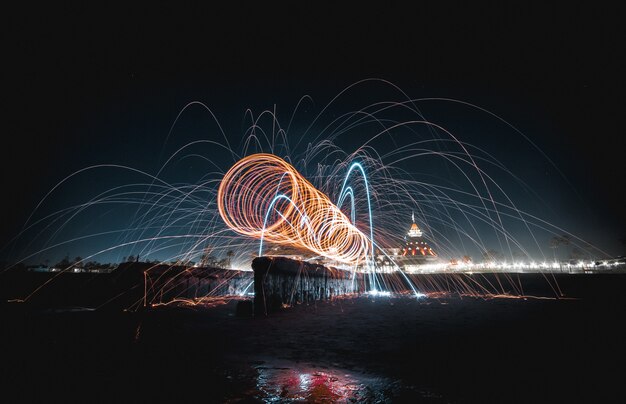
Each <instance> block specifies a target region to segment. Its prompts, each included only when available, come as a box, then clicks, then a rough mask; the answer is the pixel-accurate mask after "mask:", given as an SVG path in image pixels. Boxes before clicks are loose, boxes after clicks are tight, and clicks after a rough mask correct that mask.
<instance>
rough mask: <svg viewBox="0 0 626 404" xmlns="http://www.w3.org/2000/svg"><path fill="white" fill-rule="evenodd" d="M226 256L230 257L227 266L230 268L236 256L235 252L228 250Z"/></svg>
mask: <svg viewBox="0 0 626 404" xmlns="http://www.w3.org/2000/svg"><path fill="white" fill-rule="evenodd" d="M226 256H227V257H228V259H227V260H226V266H227V267H228V268H230V264H231V261H232V258H233V257H234V256H235V252H234V251H233V250H228V252H227V253H226Z"/></svg>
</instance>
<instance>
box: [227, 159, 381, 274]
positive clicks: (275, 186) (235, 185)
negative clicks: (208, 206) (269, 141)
mask: <svg viewBox="0 0 626 404" xmlns="http://www.w3.org/2000/svg"><path fill="white" fill-rule="evenodd" d="M217 204H218V209H219V212H220V215H221V216H222V219H223V220H224V222H225V223H226V225H228V227H230V228H231V229H233V230H234V231H236V232H238V233H240V234H243V235H246V236H249V237H254V238H258V239H261V240H262V241H263V240H266V241H269V242H272V243H277V244H282V245H291V246H294V247H298V248H306V249H308V250H310V251H313V252H315V253H316V254H317V255H321V256H324V257H327V258H330V259H333V260H337V261H339V262H342V263H348V264H357V263H359V262H362V261H363V260H365V258H366V256H367V254H368V252H369V250H370V241H369V239H368V237H367V236H366V235H365V234H363V233H362V232H361V231H360V230H359V229H357V228H356V227H355V226H354V225H353V224H352V223H351V222H350V219H349V218H348V217H347V216H346V215H345V214H344V213H343V212H341V210H340V209H339V208H338V207H337V206H335V204H333V203H332V202H331V201H330V200H329V199H328V197H327V196H326V195H324V194H323V193H322V192H320V191H319V190H317V189H316V188H315V187H314V186H313V185H312V184H311V183H310V182H309V181H307V180H306V179H305V178H304V177H303V176H302V175H300V173H299V172H298V171H297V170H296V169H295V168H294V167H293V166H292V165H291V164H289V163H287V162H286V161H285V160H283V159H281V158H280V157H277V156H274V155H272V154H263V153H261V154H253V155H250V156H247V157H245V158H243V159H241V160H240V161H238V162H237V163H236V164H235V165H234V166H233V167H232V168H231V169H230V170H229V171H228V172H227V173H226V175H225V176H224V178H223V179H222V182H221V183H220V187H219V190H218V195H217Z"/></svg>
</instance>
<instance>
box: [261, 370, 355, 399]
mask: <svg viewBox="0 0 626 404" xmlns="http://www.w3.org/2000/svg"><path fill="white" fill-rule="evenodd" d="M258 371H259V377H258V380H257V388H258V389H259V391H260V392H262V393H263V395H264V396H265V397H263V398H264V399H265V400H268V401H270V402H271V401H292V400H293V401H301V400H305V401H306V402H311V403H322V402H324V403H328V402H348V401H350V402H353V401H354V400H358V399H359V398H363V394H362V393H364V389H365V386H364V385H363V384H362V383H359V382H358V381H356V380H355V379H354V377H352V376H351V375H349V374H340V373H338V372H333V371H318V370H314V369H306V370H305V369H298V370H296V369H290V368H258Z"/></svg>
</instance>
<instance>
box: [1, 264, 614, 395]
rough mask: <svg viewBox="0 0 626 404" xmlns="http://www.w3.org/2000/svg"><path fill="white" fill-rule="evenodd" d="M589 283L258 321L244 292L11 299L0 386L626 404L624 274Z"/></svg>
mask: <svg viewBox="0 0 626 404" xmlns="http://www.w3.org/2000/svg"><path fill="white" fill-rule="evenodd" d="M585 281H586V280H585V279H583V278H582V277H579V278H577V280H576V283H577V285H578V286H577V289H576V290H577V292H579V293H580V294H581V295H584V297H583V298H581V299H533V298H530V299H507V298H497V299H480V298H461V297H458V296H456V297H449V298H420V299H415V298H409V297H395V298H389V297H377V298H371V297H364V296H362V297H359V298H350V299H336V300H334V301H331V302H320V303H317V304H313V305H308V306H305V305H301V306H297V307H292V308H288V309H285V310H283V311H280V312H276V313H272V314H271V315H269V316H267V317H257V318H245V317H244V318H241V317H237V316H235V307H236V305H237V303H238V302H237V301H231V302H230V303H227V304H224V305H219V306H217V307H212V308H206V307H205V308H200V307H196V308H193V309H192V308H174V307H163V308H158V309H155V310H150V311H146V312H143V313H131V312H119V311H108V312H107V311H67V310H65V311H58V310H42V309H41V308H39V309H37V310H33V309H29V308H28V307H27V306H24V305H23V304H22V305H19V304H11V305H9V304H7V305H4V306H3V307H2V308H1V311H0V313H1V314H2V318H3V328H4V330H3V332H2V336H3V341H2V347H3V351H4V352H5V357H6V360H4V361H3V362H4V364H3V374H2V379H1V380H2V384H3V388H2V392H3V394H5V396H8V397H7V398H9V400H8V401H6V402H16V401H17V402H27V401H53V399H54V398H63V399H65V401H83V402H84V401H89V402H111V401H115V402H118V401H137V400H139V401H175V402H190V401H194V402H195V401H203V402H264V401H265V402H269V401H272V402H285V401H287V402H289V401H302V400H305V401H308V402H332V401H336V402H424V403H448V402H449V403H473V402H480V403H484V402H494V403H503V402H507V403H510V402H534V403H536V402H551V403H553V402H567V403H573V402H581V403H583V402H603V403H606V402H624V399H625V398H626V394H625V393H624V391H622V381H623V376H624V373H625V372H624V363H625V362H624V360H625V359H626V350H625V349H624V345H623V339H624V338H623V334H622V331H621V323H622V321H623V317H624V315H623V309H624V307H625V305H624V302H626V299H625V298H624V297H622V296H620V295H619V293H618V291H619V290H623V286H626V277H625V276H621V277H620V276H616V277H605V278H602V279H600V280H599V281H598V280H596V281H594V283H593V285H594V286H593V288H591V287H590V288H588V289H589V293H587V294H584V293H581V291H583V292H584V291H585V290H587V289H585V287H586V286H585V285H586V284H585V283H584V282H585ZM603 283H606V286H607V287H606V288H605V289H603V288H602V287H601V286H602V284H603ZM589 285H591V283H590V284H589ZM572 289H574V288H572ZM602 290H606V291H608V292H609V293H607V294H606V295H605V294H603V293H601V292H602ZM4 325H6V326H7V327H5V326H4ZM3 401H4V400H3Z"/></svg>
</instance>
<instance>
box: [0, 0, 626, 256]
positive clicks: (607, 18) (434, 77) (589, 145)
mask: <svg viewBox="0 0 626 404" xmlns="http://www.w3.org/2000/svg"><path fill="white" fill-rule="evenodd" d="M436 3H439V2H433V4H436ZM623 17H624V15H623V14H622V13H620V12H619V11H618V10H612V9H606V8H600V7H592V8H587V7H583V6H573V5H569V6H568V7H567V8H565V7H557V6H549V5H543V4H541V5H535V6H531V5H525V4H523V5H517V6H502V5H499V2H494V3H492V4H488V3H487V4H483V5H480V6H477V5H472V6H470V5H465V6H462V7H459V6H458V5H448V6H445V5H437V6H434V5H423V4H422V5H413V6H411V7H410V8H405V7H403V6H399V5H395V6H387V5H384V6H383V3H380V4H379V6H378V7H377V8H373V9H366V8H362V6H361V7H356V6H355V7H345V8H336V6H321V5H315V6H310V7H294V6H289V7H285V8H276V9H270V8H267V7H264V6H257V7H255V8H254V9H251V8H249V7H248V6H245V7H244V6H243V5H230V6H228V7H226V6H223V5H221V6H219V5H218V6H216V5H214V4H209V3H206V4H205V5H203V6H198V7H190V8H186V9H184V10H183V9H178V8H177V7H174V6H172V7H171V8H169V9H157V8H156V7H155V6H154V5H151V4H150V3H146V4H145V5H131V4H129V5H126V6H124V7H119V8H112V7H110V6H102V7H96V6H91V5H89V6H88V5H81V6H60V7H59V6H47V7H46V8H44V9H42V8H36V7H28V8H22V9H17V8H16V9H14V10H10V12H7V13H6V16H5V20H8V21H7V24H8V27H9V30H8V34H6V35H5V41H4V42H5V45H4V46H3V57H2V59H3V62H2V70H3V74H2V81H3V86H2V88H3V99H4V107H3V115H4V116H3V119H2V127H3V131H2V132H3V135H2V144H3V147H2V150H3V152H4V153H3V154H4V158H3V159H2V161H1V164H2V184H3V187H4V190H5V198H4V201H5V203H4V206H5V214H4V216H5V217H4V218H3V234H2V236H3V237H2V240H7V239H8V238H9V237H10V236H12V235H14V234H15V232H16V231H18V230H19V228H20V225H21V223H23V222H24V220H25V219H26V217H27V216H28V214H29V212H30V211H31V210H32V208H33V207H34V206H35V205H36V203H37V201H38V200H39V199H40V198H41V197H42V196H43V195H44V194H45V192H47V190H48V189H50V187H52V186H53V185H54V184H56V183H57V182H58V181H59V180H60V179H61V178H63V177H64V176H66V175H68V174H70V173H72V172H73V171H75V170H77V169H80V168H82V167H84V166H86V165H90V164H94V163H120V164H128V165H133V166H135V167H138V168H142V169H147V170H154V169H155V168H156V166H157V164H156V163H155V162H156V159H155V158H154V157H153V156H155V155H157V154H158V153H159V152H160V149H161V146H162V144H163V141H164V139H165V137H166V135H167V131H168V129H169V126H170V125H171V123H172V121H173V119H174V117H175V115H176V113H177V112H178V111H179V110H180V108H181V107H182V106H183V105H185V103H186V102H188V101H192V100H202V101H204V102H206V103H208V104H210V105H211V106H212V107H214V108H215V110H216V111H215V112H216V114H217V115H218V117H219V119H220V120H221V121H223V122H224V123H225V125H226V126H228V125H230V127H233V128H237V129H238V128H240V122H241V118H242V115H243V111H244V110H245V108H247V107H252V108H255V109H257V110H260V109H263V108H268V107H270V106H271V105H272V104H277V105H288V106H289V108H292V107H293V105H294V104H295V102H297V100H298V99H299V97H300V96H302V95H303V94H310V95H312V96H313V97H314V99H316V100H320V102H326V101H328V100H329V99H330V98H331V97H332V96H334V95H335V94H336V93H337V92H338V91H340V90H341V89H343V88H344V87H345V86H347V85H349V84H351V83H353V82H355V81H357V80H360V79H363V78H368V77H379V78H384V79H386V80H389V81H392V82H394V83H395V84H397V85H398V86H399V87H401V88H402V89H403V90H404V91H405V92H407V93H408V94H409V95H410V96H412V97H429V96H433V97H449V98H456V99H461V100H464V101H468V102H472V103H475V104H478V105H481V106H483V107H485V108H486V109H489V110H490V111H494V112H496V113H497V114H498V115H500V116H502V117H504V118H505V119H507V120H508V121H509V122H511V123H513V124H515V125H516V126H518V127H519V128H520V129H522V130H523V131H524V133H525V134H526V135H528V136H529V137H530V138H531V139H532V140H533V141H534V142H535V143H536V144H537V145H538V146H539V147H541V148H542V150H544V151H545V152H546V154H548V155H549V156H550V158H551V159H553V161H554V162H555V163H557V165H558V166H559V168H560V169H561V170H562V171H563V172H564V173H566V175H567V176H568V179H569V180H570V182H572V183H573V184H574V185H575V187H576V190H577V192H578V193H579V194H580V196H581V200H580V201H579V202H580V204H581V206H584V208H581V210H580V211H581V212H583V211H585V212H593V213H592V215H593V216H594V217H595V216H596V215H597V219H594V220H597V222H598V229H596V230H594V231H604V229H607V230H606V231H607V232H610V234H611V237H613V236H614V239H617V238H619V237H620V236H623V235H624V229H625V228H626V227H625V224H626V215H625V213H624V206H625V199H624V179H623V178H624V172H625V170H624V148H623V144H624V143H625V142H624V141H623V139H624V133H625V132H624V130H625V124H624V119H623V118H622V113H623V111H624V107H625V106H626V105H625V102H624V96H623V94H624V90H626V86H625V82H624V76H623V72H624V71H626V70H624V65H623V53H624V43H623V38H624V37H626V36H625V32H624V28H623V27H624V24H623ZM373 98H375V97H373ZM199 125H200V126H202V125H203V123H199ZM469 140H470V141H472V142H475V143H478V142H479V139H477V138H471V137H470V139H469ZM502 152H503V153H504V155H505V156H506V153H507V151H505V150H503V151H502ZM512 168H514V169H515V168H517V169H519V170H521V171H524V169H525V168H524V163H519V166H517V167H512ZM554 192H558V191H556V190H555V191H554ZM550 198H551V199H553V200H558V195H557V196H554V197H550ZM577 203H578V202H577ZM576 227H577V226H576V225H575V224H574V223H572V228H576ZM600 228H601V229H600ZM577 230H578V229H577ZM3 243H4V242H3ZM617 245H618V244H617V243H615V244H612V245H611V246H610V248H611V251H613V252H615V253H618V251H617V249H618V247H616V246H617ZM607 248H608V247H607Z"/></svg>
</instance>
